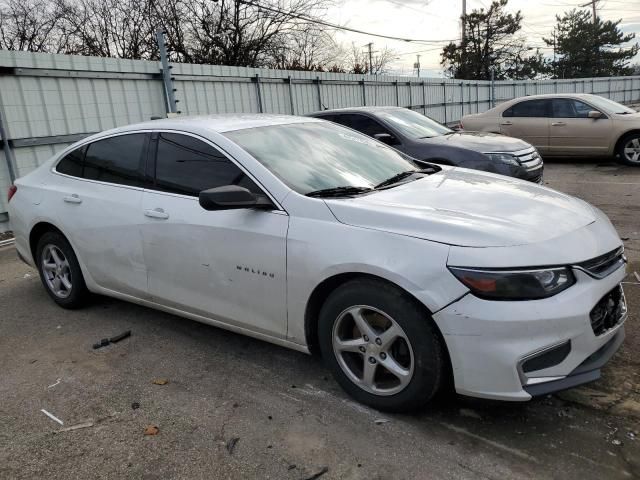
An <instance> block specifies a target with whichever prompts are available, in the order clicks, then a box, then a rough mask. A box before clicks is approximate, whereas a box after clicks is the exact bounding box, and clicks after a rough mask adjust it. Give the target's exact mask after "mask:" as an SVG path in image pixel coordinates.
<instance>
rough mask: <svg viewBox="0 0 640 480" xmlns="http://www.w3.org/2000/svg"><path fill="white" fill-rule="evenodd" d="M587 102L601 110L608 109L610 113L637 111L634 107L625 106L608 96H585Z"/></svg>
mask: <svg viewBox="0 0 640 480" xmlns="http://www.w3.org/2000/svg"><path fill="white" fill-rule="evenodd" d="M587 100H588V101H589V103H591V104H592V105H593V106H594V107H596V108H598V109H602V110H606V111H609V112H611V113H637V112H636V111H635V110H634V109H632V108H629V107H625V106H624V105H622V104H620V103H618V102H614V101H613V100H609V99H608V98H604V97H599V96H598V95H592V96H589V97H587Z"/></svg>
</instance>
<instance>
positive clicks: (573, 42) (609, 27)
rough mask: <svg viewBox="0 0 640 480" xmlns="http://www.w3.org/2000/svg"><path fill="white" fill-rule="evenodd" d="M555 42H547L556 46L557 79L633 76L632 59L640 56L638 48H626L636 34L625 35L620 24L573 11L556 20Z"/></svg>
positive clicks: (555, 66) (553, 65)
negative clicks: (625, 45) (624, 45)
mask: <svg viewBox="0 0 640 480" xmlns="http://www.w3.org/2000/svg"><path fill="white" fill-rule="evenodd" d="M556 21H557V26H556V29H555V39H554V38H544V39H543V40H544V41H545V43H546V44H547V45H549V46H554V43H555V53H556V61H555V62H552V63H551V73H552V75H553V76H554V77H555V78H581V77H613V76H619V75H631V74H632V73H633V68H632V67H631V66H630V65H629V63H630V61H631V59H632V58H633V57H635V56H636V54H637V53H638V44H637V43H636V44H634V45H631V46H630V47H628V48H624V47H622V45H623V44H625V43H628V42H630V41H631V40H633V39H634V38H635V34H634V33H629V34H624V33H623V32H621V31H620V29H619V28H618V25H619V24H620V22H621V20H618V21H617V22H611V21H602V20H601V19H600V18H596V21H595V22H594V21H593V17H592V15H591V12H588V11H585V10H575V9H574V10H572V11H570V12H565V14H564V16H562V17H560V16H556Z"/></svg>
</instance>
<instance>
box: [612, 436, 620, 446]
mask: <svg viewBox="0 0 640 480" xmlns="http://www.w3.org/2000/svg"><path fill="white" fill-rule="evenodd" d="M611 443H612V444H613V445H615V446H616V447H619V446H621V445H622V442H621V441H620V440H618V439H617V438H614V439H613V440H611Z"/></svg>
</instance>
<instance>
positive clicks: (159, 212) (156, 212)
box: [144, 208, 169, 220]
mask: <svg viewBox="0 0 640 480" xmlns="http://www.w3.org/2000/svg"><path fill="white" fill-rule="evenodd" d="M144 216H145V217H149V218H158V219H160V220H166V219H167V218H169V214H168V213H166V212H165V211H164V210H163V209H162V208H154V209H153V210H145V211H144Z"/></svg>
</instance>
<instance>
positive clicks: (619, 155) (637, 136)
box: [616, 133, 640, 167]
mask: <svg viewBox="0 0 640 480" xmlns="http://www.w3.org/2000/svg"><path fill="white" fill-rule="evenodd" d="M634 140H636V141H637V142H638V146H639V147H640V133H630V134H629V135H625V136H624V137H623V138H622V139H621V140H620V142H619V143H618V148H617V149H616V160H617V161H618V162H619V163H622V164H623V165H629V166H631V167H640V156H639V157H638V160H636V161H634V160H631V159H629V158H627V156H626V155H625V152H624V149H625V147H626V146H627V145H628V144H629V142H632V141H634ZM639 153H640V152H639Z"/></svg>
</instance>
